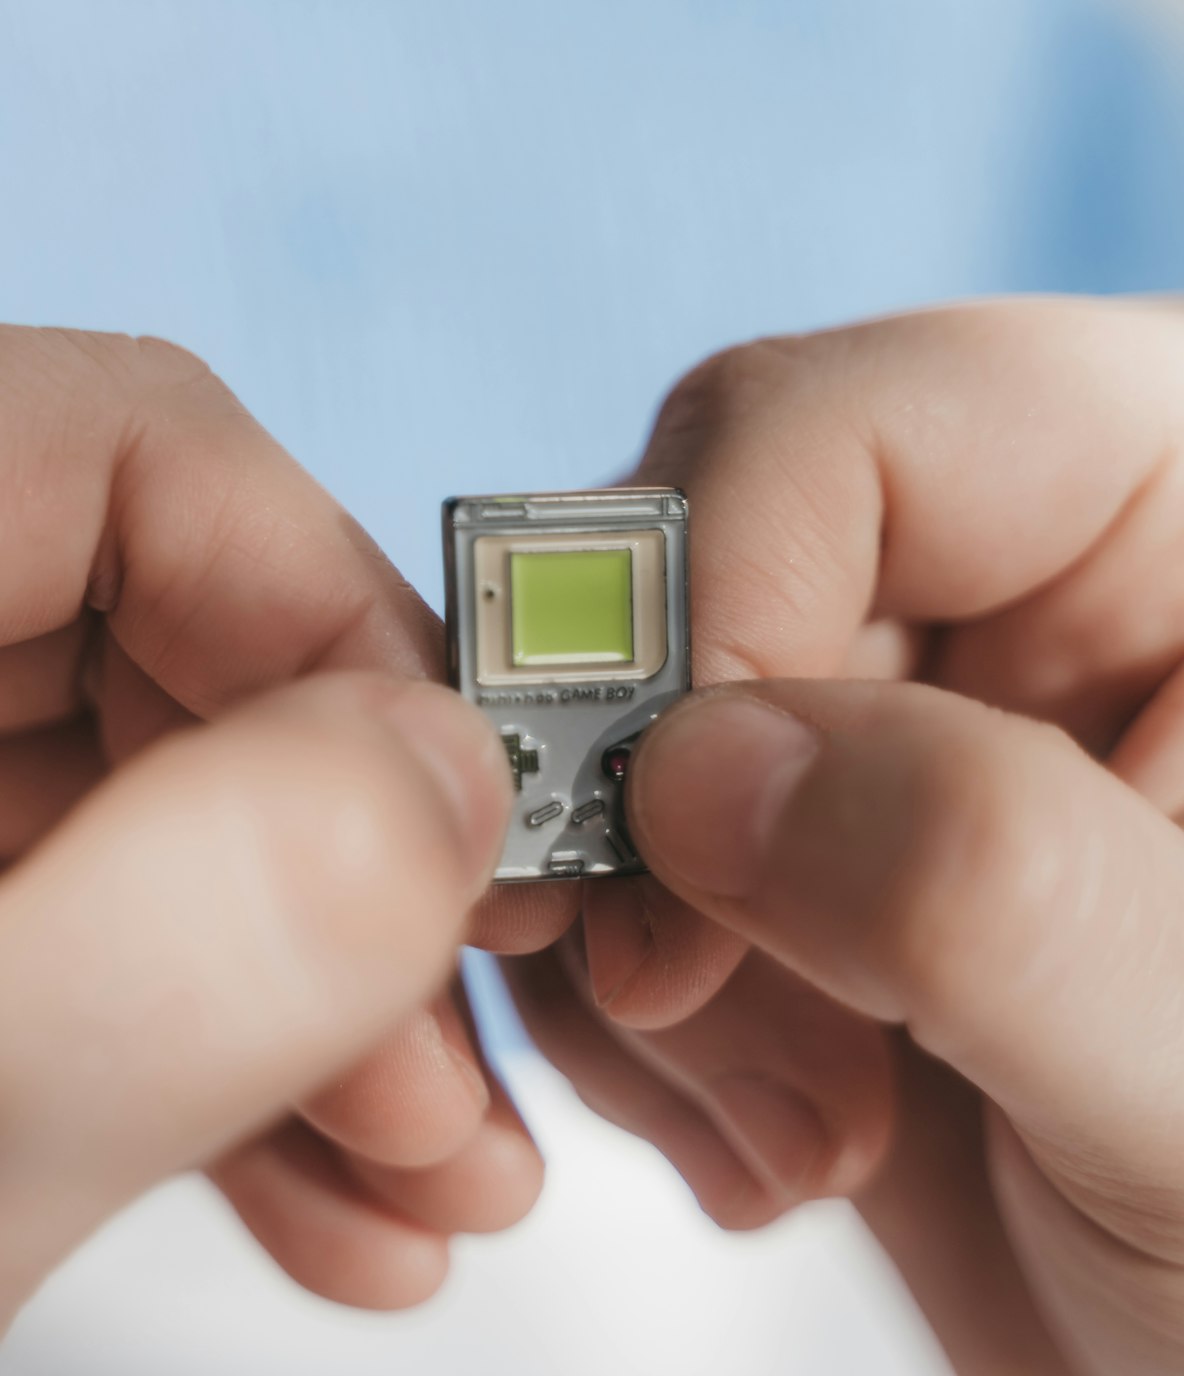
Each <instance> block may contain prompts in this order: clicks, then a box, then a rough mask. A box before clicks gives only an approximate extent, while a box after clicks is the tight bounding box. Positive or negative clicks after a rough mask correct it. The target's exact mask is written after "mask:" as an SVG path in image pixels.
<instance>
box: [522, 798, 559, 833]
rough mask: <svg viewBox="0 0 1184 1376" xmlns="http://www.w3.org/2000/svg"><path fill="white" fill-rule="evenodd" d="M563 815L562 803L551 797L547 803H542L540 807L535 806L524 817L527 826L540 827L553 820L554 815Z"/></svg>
mask: <svg viewBox="0 0 1184 1376" xmlns="http://www.w3.org/2000/svg"><path fill="white" fill-rule="evenodd" d="M562 816H563V804H562V803H561V802H560V801H559V799H558V798H552V799H551V801H550V802H549V803H544V804H543V805H542V807H540V808H536V809H535V810H534V811H533V812H532V813H531V814H530V816H529V817H528V818H527V819H526V823H527V825H528V826H532V827H541V826H545V825H546V824H547V823H548V822H553V821H554V820H555V818H556V817H562Z"/></svg>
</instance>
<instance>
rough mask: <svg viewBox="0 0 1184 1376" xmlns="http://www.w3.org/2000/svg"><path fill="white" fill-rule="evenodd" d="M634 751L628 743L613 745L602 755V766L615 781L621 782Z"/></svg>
mask: <svg viewBox="0 0 1184 1376" xmlns="http://www.w3.org/2000/svg"><path fill="white" fill-rule="evenodd" d="M632 753H633V752H632V751H631V750H630V749H629V747H628V746H627V745H612V746H609V748H608V749H607V750H606V751H605V752H604V754H603V755H602V756H601V757H600V767H601V769H603V770H604V772H605V774H606V775H607V777H608V778H610V779H612V780H613V781H614V783H618V784H619V783H620V782H621V781H622V780H623V779H624V777H625V771H626V770H627V769H628V768H629V756H630V755H631V754H632Z"/></svg>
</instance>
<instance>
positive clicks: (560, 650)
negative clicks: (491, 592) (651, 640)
mask: <svg viewBox="0 0 1184 1376" xmlns="http://www.w3.org/2000/svg"><path fill="white" fill-rule="evenodd" d="M510 639H511V649H512V654H513V662H514V664H515V665H520V666H523V667H526V666H530V665H539V666H545V665H551V664H612V663H621V664H627V663H629V662H631V661H632V659H633V554H632V551H631V550H629V549H578V550H555V551H549V550H548V551H539V552H531V553H522V554H511V555H510Z"/></svg>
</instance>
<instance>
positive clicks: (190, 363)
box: [127, 335, 214, 386]
mask: <svg viewBox="0 0 1184 1376" xmlns="http://www.w3.org/2000/svg"><path fill="white" fill-rule="evenodd" d="M127 344H128V346H129V349H130V351H131V352H132V354H134V356H135V358H136V360H137V361H138V363H139V364H140V366H141V367H142V368H143V369H144V370H145V371H146V372H147V373H148V374H149V375H150V376H152V377H153V378H157V379H159V380H160V381H161V382H165V383H173V384H179V385H182V386H184V385H186V384H189V383H194V382H203V381H212V380H214V374H213V372H212V371H211V369H210V366H209V364H208V363H206V361H205V360H204V359H202V358H199V357H198V355H197V354H195V353H193V352H192V351H191V350H189V349H187V348H185V347H184V345H181V344H176V343H174V342H173V341H172V340H169V339H160V338H158V337H157V336H155V335H138V336H137V337H135V338H133V339H128V340H127Z"/></svg>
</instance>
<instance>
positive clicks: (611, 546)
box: [444, 488, 690, 880]
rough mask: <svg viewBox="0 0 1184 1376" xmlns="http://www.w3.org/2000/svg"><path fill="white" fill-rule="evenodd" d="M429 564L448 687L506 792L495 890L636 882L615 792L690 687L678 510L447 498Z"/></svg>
mask: <svg viewBox="0 0 1184 1376" xmlns="http://www.w3.org/2000/svg"><path fill="white" fill-rule="evenodd" d="M444 559H445V570H446V581H447V608H448V610H447V619H448V654H449V667H450V673H451V677H452V682H453V684H454V686H455V687H457V688H459V690H460V691H461V692H462V693H463V694H464V696H465V697H466V698H468V699H469V701H470V702H474V703H476V704H477V706H478V707H480V708H481V709H482V711H484V712H485V714H486V715H487V716H488V717H489V718H490V720H491V721H492V722H493V723H494V725H495V726H496V727H497V728H498V730H499V731H500V732H501V737H502V740H503V742H504V743H505V747H506V756H507V760H508V764H509V768H510V770H511V772H512V774H513V778H514V788H515V790H516V792H515V809H514V817H513V820H512V822H511V824H510V830H509V834H508V835H507V837H506V845H505V851H504V852H503V855H502V860H501V864H500V865H499V866H498V870H497V875H496V878H498V879H501V880H510V879H513V880H521V879H573V878H577V877H578V876H580V875H601V874H628V873H636V872H638V871H641V870H644V868H645V866H644V864H643V863H642V862H641V860H640V859H639V858H638V856H637V854H636V853H635V851H634V850H633V847H632V844H631V843H630V840H629V833H628V830H627V829H626V826H625V816H624V806H623V785H624V780H625V775H626V773H627V771H628V768H629V757H630V753H631V751H632V749H633V746H634V744H635V742H636V740H637V737H638V736H639V735H640V734H641V732H642V731H644V730H645V728H646V727H647V726H648V725H649V724H650V722H652V721H653V720H654V718H655V717H656V716H657V715H658V713H659V712H661V711H662V709H663V708H664V707H667V706H668V705H669V704H670V703H672V702H673V701H674V700H675V699H676V698H678V697H679V696H681V695H682V694H683V693H685V692H686V691H687V689H688V688H689V687H690V635H689V608H688V599H687V502H686V498H685V497H684V496H683V494H682V493H681V492H678V491H676V490H675V489H673V488H621V489H616V490H605V491H601V492H566V493H541V494H537V495H527V496H514V497H454V498H452V499H451V500H450V501H447V502H445V503H444Z"/></svg>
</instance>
